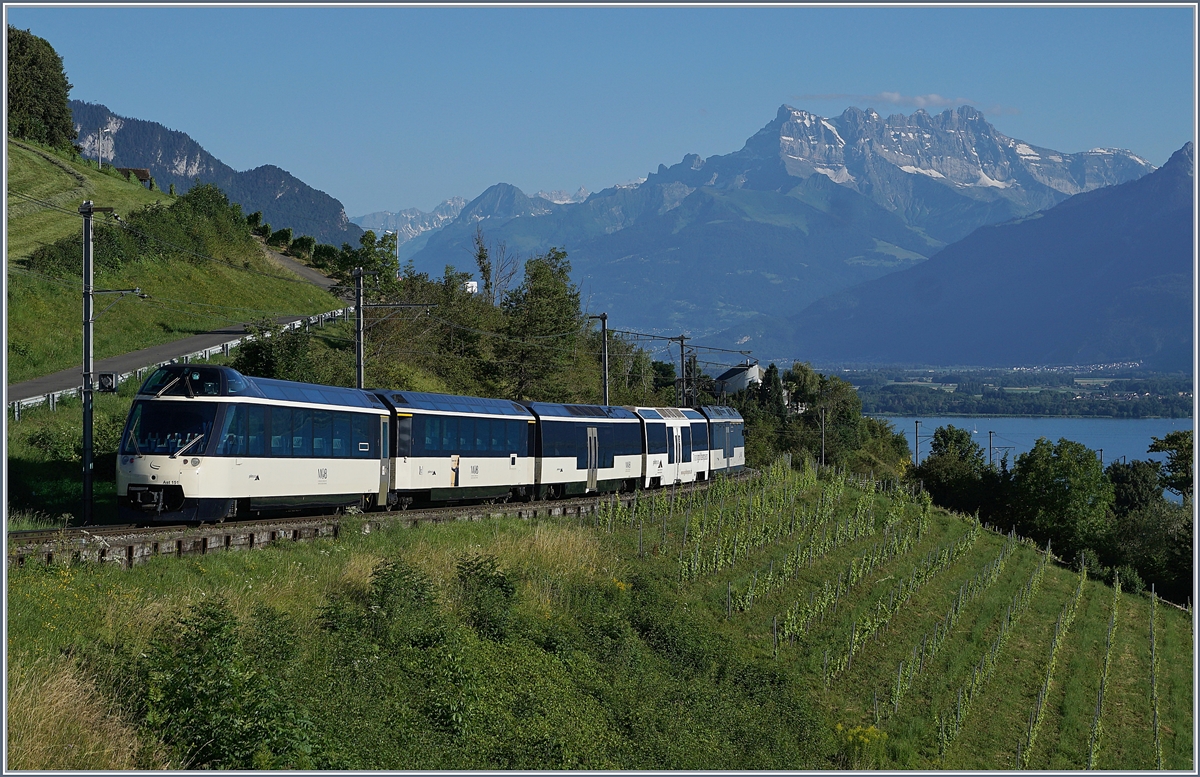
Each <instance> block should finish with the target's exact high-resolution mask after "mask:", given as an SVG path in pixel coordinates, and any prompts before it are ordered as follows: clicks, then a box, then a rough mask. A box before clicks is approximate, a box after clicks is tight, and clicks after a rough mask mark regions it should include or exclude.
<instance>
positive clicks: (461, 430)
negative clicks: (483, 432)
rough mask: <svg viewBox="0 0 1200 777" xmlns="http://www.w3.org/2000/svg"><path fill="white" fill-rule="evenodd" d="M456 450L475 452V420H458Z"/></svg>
mask: <svg viewBox="0 0 1200 777" xmlns="http://www.w3.org/2000/svg"><path fill="white" fill-rule="evenodd" d="M458 449H459V450H460V451H473V450H475V419H474V418H460V419H458Z"/></svg>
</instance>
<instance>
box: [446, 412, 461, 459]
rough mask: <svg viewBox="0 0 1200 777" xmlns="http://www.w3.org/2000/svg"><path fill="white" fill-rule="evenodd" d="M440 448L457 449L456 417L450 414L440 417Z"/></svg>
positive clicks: (449, 450) (448, 450)
mask: <svg viewBox="0 0 1200 777" xmlns="http://www.w3.org/2000/svg"><path fill="white" fill-rule="evenodd" d="M442 450H444V451H447V452H452V451H456V450H458V419H457V418H452V417H450V416H444V417H443V418H442Z"/></svg>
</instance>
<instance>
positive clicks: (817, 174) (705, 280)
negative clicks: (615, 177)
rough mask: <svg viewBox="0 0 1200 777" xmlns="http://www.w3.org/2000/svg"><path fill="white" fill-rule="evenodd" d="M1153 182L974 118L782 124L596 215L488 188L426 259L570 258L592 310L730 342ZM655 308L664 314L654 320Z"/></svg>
mask: <svg viewBox="0 0 1200 777" xmlns="http://www.w3.org/2000/svg"><path fill="white" fill-rule="evenodd" d="M1153 169H1154V168H1153V166H1152V165H1151V164H1150V163H1148V162H1147V161H1145V160H1143V159H1141V158H1139V157H1137V156H1136V155H1134V154H1132V153H1130V152H1128V151H1122V150H1119V149H1093V150H1091V151H1084V152H1080V153H1075V154H1068V153H1063V152H1059V151H1054V150H1052V149H1048V148H1044V147H1041V146H1035V145H1032V144H1030V143H1026V142H1024V141H1020V140H1016V139H1013V138H1009V137H1007V136H1005V135H1003V134H1002V133H1000V132H999V131H997V130H996V129H995V128H994V127H993V126H992V125H991V124H990V123H988V122H987V121H986V119H985V118H984V116H983V114H982V113H980V112H979V111H977V110H975V109H973V108H971V107H969V106H963V107H960V108H958V109H956V110H953V111H950V110H947V111H944V112H942V113H940V114H937V115H931V114H928V113H926V112H925V111H922V110H918V111H917V112H915V113H914V114H912V115H911V116H903V115H893V116H889V117H886V118H884V117H882V116H880V115H879V114H878V113H876V112H875V111H873V110H866V111H863V110H860V109H857V108H850V109H847V110H846V111H845V112H844V113H842V114H841V115H840V116H838V117H834V118H824V117H820V116H817V115H815V114H812V113H808V112H806V111H803V110H799V109H796V108H793V107H791V106H787V105H784V106H781V107H780V108H779V110H778V112H777V113H776V116H775V118H774V120H772V121H771V122H768V123H767V124H766V125H765V126H764V127H763V128H762V129H761V130H759V131H758V132H756V133H755V134H754V135H752V136H751V137H750V138H749V139H748V140H747V141H746V143H745V145H744V146H743V147H742V148H741V149H740V150H738V151H736V152H733V153H731V154H726V155H718V156H713V157H709V158H707V159H703V158H701V157H699V156H697V155H695V154H689V155H686V156H684V157H683V159H682V161H680V162H679V163H677V164H675V165H672V166H670V167H668V166H666V165H660V166H659V167H658V170H657V171H655V172H652V173H650V174H649V175H648V176H647V177H646V179H645V180H644V181H642V182H640V183H636V184H631V185H624V186H614V187H610V188H608V189H605V190H603V191H600V192H596V193H593V194H591V195H589V196H588V197H587V199H586V200H584V201H583V202H577V203H570V202H568V203H561V204H560V203H555V202H553V201H551V200H548V199H545V198H543V197H529V196H527V195H525V194H524V193H523V192H521V191H520V190H519V189H517V188H516V187H514V186H511V185H509V184H497V185H495V186H492V187H490V188H489V189H488V190H486V191H485V192H484V193H483V194H481V195H480V196H479V197H477V198H475V199H474V200H472V201H471V202H469V203H467V205H466V206H465V207H464V208H463V209H462V211H461V212H460V213H459V215H458V217H457V218H455V219H454V220H453V221H451V222H449V223H447V224H445V225H444V226H443V227H441V228H440V229H438V230H437V231H435V232H431V233H430V234H428V236H427V237H426V243H425V245H424V246H423V247H422V248H421V249H420V250H418V251H415V252H413V253H412V254H411V258H412V260H413V262H414V264H415V265H416V267H417V269H418V270H423V271H427V272H430V273H432V274H437V275H440V274H441V269H442V267H443V266H444V265H447V264H450V265H454V266H456V267H458V268H459V269H462V270H465V271H471V270H473V267H472V266H471V264H470V256H471V251H470V247H471V241H472V239H473V237H474V234H475V230H476V228H477V227H478V228H481V229H482V230H483V232H484V236H485V239H487V240H490V241H497V242H503V243H504V244H505V245H506V246H507V247H508V249H509V250H510V252H514V251H515V252H516V253H517V254H518V255H524V254H530V253H535V252H541V251H545V250H547V249H548V248H550V247H552V246H557V247H561V248H564V249H565V250H566V251H567V254H568V257H569V258H570V260H571V263H572V267H573V275H574V276H575V278H576V280H577V281H578V282H579V283H580V284H581V287H582V289H583V291H584V294H585V298H588V299H589V306H590V308H591V309H593V310H599V311H606V312H608V313H609V316H610V318H612V319H615V320H619V321H621V322H622V326H624V327H628V328H634V329H641V330H644V331H658V332H670V333H672V334H674V333H677V332H679V331H681V330H682V331H684V332H688V333H690V334H691V335H693V336H698V337H702V336H706V335H709V336H711V335H715V334H717V333H719V332H722V331H724V330H728V329H730V328H732V327H735V326H737V325H739V324H744V323H746V322H748V321H750V320H752V319H755V318H756V317H758V316H764V315H765V316H769V317H777V318H785V317H788V316H791V315H795V314H796V313H798V312H799V311H800V310H802V309H804V308H805V307H807V306H808V305H809V304H812V303H813V302H816V301H817V300H819V299H821V298H823V297H825V296H827V295H829V294H833V293H836V292H838V291H841V290H843V289H847V288H849V287H851V286H854V285H856V284H858V283H862V282H865V281H870V280H873V279H876V278H879V277H882V276H885V275H888V274H890V273H893V272H897V271H901V270H904V269H906V268H909V267H912V266H914V265H917V264H920V263H921V262H924V261H925V260H926V259H928V258H929V257H930V256H933V255H934V254H935V253H937V252H938V251H939V250H941V249H942V248H944V247H945V246H946V245H948V244H950V243H952V242H954V241H957V240H960V239H962V238H963V237H965V236H967V235H968V234H970V233H971V232H972V231H973V230H975V229H977V228H978V227H981V226H984V225H988V224H995V223H1000V222H1004V221H1008V220H1011V219H1013V218H1018V217H1022V216H1026V215H1029V214H1031V213H1034V212H1037V211H1039V210H1042V209H1045V208H1048V207H1051V206H1053V205H1056V204H1058V203H1060V202H1062V201H1063V200H1065V199H1067V198H1068V197H1070V196H1072V195H1075V194H1077V193H1080V192H1085V191H1090V190H1093V189H1097V188H1099V187H1103V186H1109V185H1112V184H1117V183H1123V182H1126V181H1130V180H1134V179H1136V178H1139V177H1141V176H1142V175H1144V174H1146V173H1147V172H1149V171H1151V170H1153ZM648 300H652V301H653V304H652V305H647V304H646V302H647V301H648Z"/></svg>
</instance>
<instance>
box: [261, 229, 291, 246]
mask: <svg viewBox="0 0 1200 777" xmlns="http://www.w3.org/2000/svg"><path fill="white" fill-rule="evenodd" d="M291 244H292V228H291V227H284V228H283V229H279V230H276V231H275V232H272V233H271V236H270V237H268V238H267V245H269V246H279V247H280V248H284V249H286V248H287V247H288V246H290V245H291Z"/></svg>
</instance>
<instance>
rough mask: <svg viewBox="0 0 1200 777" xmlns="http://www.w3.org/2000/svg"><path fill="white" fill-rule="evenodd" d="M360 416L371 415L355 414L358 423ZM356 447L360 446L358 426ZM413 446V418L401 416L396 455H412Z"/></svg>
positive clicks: (397, 427)
mask: <svg viewBox="0 0 1200 777" xmlns="http://www.w3.org/2000/svg"><path fill="white" fill-rule="evenodd" d="M359 418H369V416H360V415H358V414H355V416H354V420H355V422H356V423H357V421H358V419H359ZM354 440H355V445H354V447H355V449H357V448H358V427H357V426H355V429H354ZM412 448H413V419H412V418H411V417H409V418H404V417H399V418H397V419H396V455H397V456H399V457H407V456H411V455H412Z"/></svg>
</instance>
